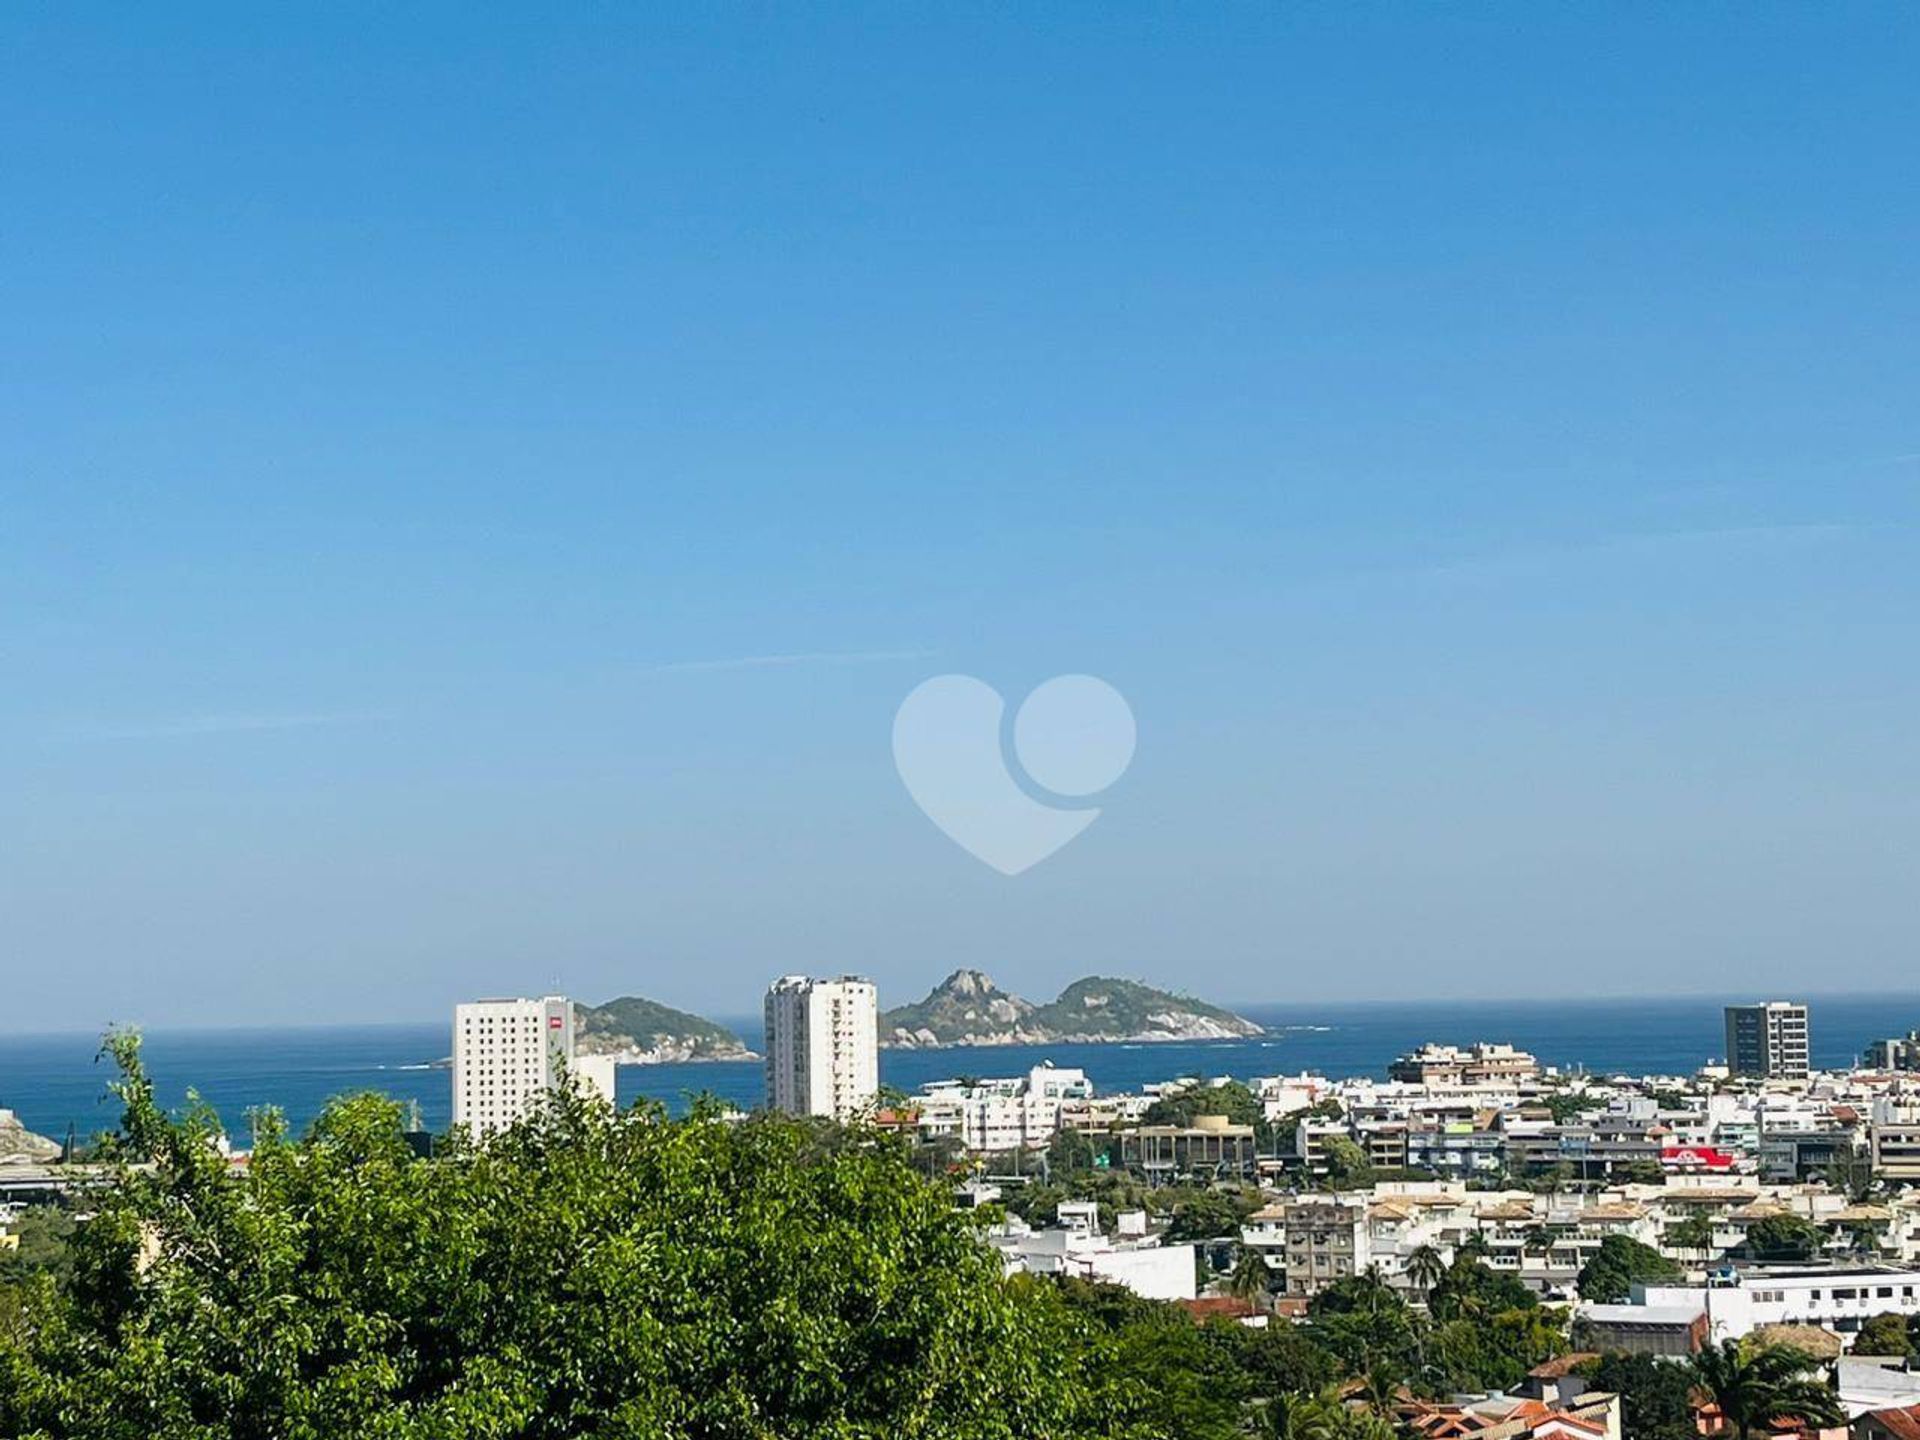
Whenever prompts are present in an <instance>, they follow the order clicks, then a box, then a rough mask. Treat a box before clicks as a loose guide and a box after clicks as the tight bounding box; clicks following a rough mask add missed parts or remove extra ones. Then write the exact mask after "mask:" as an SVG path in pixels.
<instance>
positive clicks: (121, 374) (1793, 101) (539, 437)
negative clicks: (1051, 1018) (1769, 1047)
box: [0, 3, 1920, 1029]
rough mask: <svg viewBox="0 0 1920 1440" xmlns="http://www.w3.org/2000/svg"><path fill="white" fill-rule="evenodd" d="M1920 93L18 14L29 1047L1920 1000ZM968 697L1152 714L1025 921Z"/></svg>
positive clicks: (385, 23)
mask: <svg viewBox="0 0 1920 1440" xmlns="http://www.w3.org/2000/svg"><path fill="white" fill-rule="evenodd" d="M1916 75H1920V12H1916V11H1915V10H1914V9H1912V8H1910V7H1903V6H1893V5H1885V6H1876V5H1868V4H1854V5H1839V6H1819V7H1814V6H1800V5H1784V4H1782V5H1760V6H1738V7H1721V6H1712V5H1690V6H1685V7H1655V6H1592V7H1586V8H1584V9H1580V8H1576V7H1571V6H1537V5H1522V4H1504V5H1503V4H1492V5H1476V6H1450V7H1440V6H1402V5H1391V6H1382V7H1379V8H1366V7H1357V6H1347V5H1296V6H1257V5H1221V6H1194V5H1175V6H1168V7H1165V8H1148V7H1143V6H1118V7H1096V6H1090V5H1086V6H1083V5H1072V4H1068V5H1056V6H1039V5H1034V6H1025V7H1012V6H947V7H935V6H907V5H899V4H893V3H888V4H877V5H874V6H871V7H862V6H789V7H779V8H775V7H762V6H750V5H738V6H713V5H698V6H693V5H689V6H682V7H672V6H663V5H650V6H567V7H551V6H540V7H535V6H520V7H510V6H485V7H473V6H457V7H456V6H450V5H449V6H438V5H430V4H419V5H406V6H391V5H380V6H371V5H369V6H359V5H352V4H331V5H327V6H319V7H301V8H297V9H288V8H285V7H268V8H266V9H262V8H261V7H253V6H249V7H240V6H235V7H232V8H226V9H222V8H219V7H216V6H192V7H172V6H131V5H123V6H112V5H96V6H84V7H77V6H66V5H26V4H16V5H9V6H7V7H6V8H5V11H4V13H3V14H0V156H3V157H4V158H3V159H0V337H3V338H0V659H4V662H5V667H6V669H5V676H6V683H5V684H4V686H0V742H4V747H3V749H0V1029H4V1028H11V1029H45V1028H53V1027H55V1026H59V1027H66V1026H92V1025H95V1024H98V1023H100V1022H103V1021H106V1020H111V1019H118V1020H129V1019H132V1020H140V1021H145V1022H147V1023H153V1024H177V1023H186V1022H198V1023H219V1024H230V1023H244V1022H256V1021H257V1022H281V1021H299V1020H314V1021H321V1020H351V1019H378V1018H395V1019H401V1018H404V1019H417V1018H429V1017H435V1016H438V1015H440V1014H442V1013H444V1012H445V1010H446V1007H448V1006H449V1005H451V1004H452V1002H453V1001H454V1000H455V999H457V998H460V997H463V996H470V995H474V994H482V993H499V992H503V991H504V992H527V991H536V990H538V989H541V988H544V987H546V986H548V985H551V984H553V983H555V982H556V981H557V982H558V983H560V984H562V985H564V986H566V987H567V988H568V989H569V990H570V991H571V992H573V993H574V994H576V995H578V996H580V997H582V998H586V999H602V998H606V997H607V996H610V995H613V994H618V993H626V992H637V993H642V994H647V995H651V996H655V997H657V998H660V999H663V1000H666V1001H668V1002H670V1003H675V1004H680V1005H686V1006H690V1007H695V1008H704V1009H707V1010H710V1011H719V1012H721V1013H723V1014H729V1013H730V1014H738V1013H741V1012H743V1011H751V1010H753V1009H754V1008H756V1006H757V1003H758V992H759V990H760V988H761V987H762V986H763V985H764V983H765V982H766V980H767V979H768V978H769V977H770V976H772V975H774V974H777V973H779V972H782V971H790V970H815V971H838V970H841V969H857V970H861V971H864V972H867V973H869V974H871V975H873V976H874V977H875V978H876V979H877V980H879V982H880V984H881V989H882V995H883V999H884V1000H885V1001H889V1002H891V1001H896V1000H900V999H904V998H908V997H909V996H911V995H915V994H917V993H919V992H920V991H922V990H924V989H925V988H926V987H927V986H928V985H930V984H931V983H932V982H934V981H935V980H937V979H938V978H939V977H940V975H942V974H944V973H945V972H946V971H947V970H948V969H950V968H952V967H954V966H956V965H961V964H970V965H979V966H982V967H984V968H985V969H987V970H988V971H989V972H991V973H992V974H994V975H995V976H996V977H998V978H1000V979H1001V980H1002V981H1003V982H1004V983H1007V984H1009V985H1010V986H1012V987H1014V988H1017V989H1020V990H1022V991H1025V992H1028V993H1034V994H1040V995H1049V994H1051V993H1052V991H1053V989H1054V988H1055V987H1056V986H1058V985H1059V984H1060V983H1062V982H1063V981H1065V980H1067V979H1070V978H1072V977H1073V976H1075V975H1078V974H1081V973H1085V972H1088V971H1101V972H1114V973H1122V974H1131V975H1137V976H1139V977H1142V978H1145V979H1148V980H1153V981H1158V982H1161V983H1167V984H1173V985H1177V986H1182V987H1186V988H1190V989H1193V990H1196V991H1198V992H1201V993H1205V994H1208V995H1210V996H1212V997H1214V998H1219V999H1224V1000H1228V1001H1234V1000H1239V1001H1256V1000H1265V1001H1284V1000H1288V999H1291V998H1295V997H1303V998H1365V997H1370V996H1421V995H1442V994H1461V995H1493V994H1500V993H1505V992H1509V991H1514V990H1519V991H1522V992H1526V993H1540V994H1548V995H1551V994H1569V995H1573V994H1585V993H1610V994H1630V993H1645V992H1649V991H1654V992H1657V991H1662V990H1673V991H1692V992H1703V991H1704V992H1711V991H1719V990H1722V989H1728V990H1735V991H1738V992H1740V993H1743V994H1750V993H1753V992H1755V991H1756V990H1779V991H1783V992H1794V991H1802V990H1832V989H1839V988H1854V989H1884V988H1888V987H1905V988H1909V989H1911V988H1912V987H1913V985H1914V983H1915V982H1914V979H1913V977H1914V975H1915V973H1916V972H1915V956H1916V944H1915V941H1916V914H1915V905H1914V895H1915V893H1916V890H1917V889H1920V887H1917V886H1916V883H1915V876H1914V857H1915V854H1916V846H1915V839H1916V836H1915V825H1916V822H1917V821H1920V807H1916V803H1915V802H1916V798H1917V796H1920V785H1917V784H1916V781H1917V780H1920V775H1917V774H1916V769H1917V767H1916V758H1917V756H1920V741H1916V738H1915V699H1916V691H1917V690H1920V686H1917V685H1916V683H1915V675H1914V649H1915V647H1914V637H1915V634H1916V620H1917V619H1920V566H1917V565H1916V559H1917V558H1920V547H1917V546H1916V544H1915V538H1916V536H1915V529H1914V527H1915V523H1916V520H1920V404H1916V401H1917V400H1920V385H1917V384H1916V381H1920V365H1917V364H1916V350H1917V347H1920V183H1916V180H1917V177H1920V85H1916V83H1915V77H1916ZM946 671H962V672H967V673H971V674H974V675H978V676H980V677H982V678H983V679H986V680H988V681H989V682H990V683H992V684H994V685H995V686H997V687H999V688H1000V689H1001V690H1002V691H1003V692H1004V693H1006V694H1008V695H1010V696H1018V695H1020V694H1023V693H1024V692H1025V691H1026V690H1027V689H1029V688H1030V687H1032V686H1033V685H1034V684H1036V683H1037V682H1039V681H1040V680H1042V679H1044V678H1046V677H1048V676H1051V675H1054V674H1057V673H1061V672H1069V671H1084V672H1090V673H1093V674H1096V675H1100V676H1103V677H1105V678H1106V679H1107V680H1109V681H1111V682H1112V683H1113V684H1114V685H1115V686H1116V687H1118V689H1119V690H1121V691H1122V692H1123V693H1124V694H1125V695H1126V696H1127V697H1128V699H1129V700H1130V701H1131V703H1132V706H1133V710H1134V712H1135V716H1136V718H1137V723H1138V734H1139V741H1138V750H1137V753H1136V756H1135V759H1134V762H1133V766H1132V769H1131V770H1130V771H1129V772H1128V774H1127V775H1126V776H1125V778H1124V779H1123V780H1122V781H1121V782H1120V783H1119V784H1118V785H1116V786H1115V787H1114V788H1113V790H1112V791H1111V792H1110V793H1109V794H1108V795H1107V796H1105V797H1103V798H1104V803H1105V813H1104V814H1103V815H1102V816H1101V818H1100V819H1099V821H1098V822H1097V823H1095V824H1094V825H1093V826H1092V827H1091V828H1090V829H1089V830H1088V831H1087V832H1086V833H1085V834H1084V835H1082V836H1081V837H1080V838H1079V839H1078V840H1077V841H1075V842H1074V843H1073V844H1072V845H1070V846H1068V847H1067V848H1066V849H1065V850H1063V851H1061V852H1060V853H1059V854H1058V855H1056V856H1054V857H1053V858H1052V859H1050V860H1047V861H1046V862H1045V863H1043V864H1041V865H1039V866H1037V867H1036V868H1034V869H1033V870H1031V871H1029V872H1027V873H1025V874H1023V875H1020V876H1018V877H1017V878H1012V879H1009V878H1007V877H1005V876H1003V875H1000V874H998V873H996V872H994V871H992V870H990V869H988V868H987V867H986V866H984V865H981V864H979V863H978V862H976V861H974V860H972V859H970V858H969V857H968V856H966V855H964V854H962V853H961V852H960V851H959V850H958V849H957V848H956V847H955V846H954V845H953V844H952V843H951V842H950V841H948V840H947V839H946V838H945V837H944V836H943V835H941V834H940V833H939V832H938V831H937V830H935V828H934V827H933V826H932V825H931V824H929V823H928V821H927V820H926V819H925V818H924V817H923V816H922V815H920V814H919V812H918V811H917V810H915V809H914V807H913V804H912V802H911V801H910V800H909V798H908V797H907V795H906V793H905V791H904V790H903V788H902V787H901V785H900V783H899V781H898V778H897V777H896V775H895V774H894V771H893V766H892V761H891V758H890V754H889V746H888V736H889V727H890V725H891V721H892V716H893V712H894V709H895V707H896V706H897V705H898V704H899V702H900V700H901V698H902V697H903V696H904V695H905V694H906V693H907V692H908V691H909V690H910V689H912V688H913V687H914V686H915V685H916V684H918V683H919V682H920V681H921V680H924V679H926V678H927V677H929V676H931V675H935V674H938V673H942V672H946ZM1895 1018H1901V1019H1905V1020H1912V1019H1915V1018H1920V1017H1914V1016H1906V1017H1895Z"/></svg>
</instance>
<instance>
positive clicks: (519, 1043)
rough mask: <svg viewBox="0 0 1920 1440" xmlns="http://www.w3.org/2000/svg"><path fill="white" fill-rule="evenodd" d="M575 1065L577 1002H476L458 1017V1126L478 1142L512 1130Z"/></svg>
mask: <svg viewBox="0 0 1920 1440" xmlns="http://www.w3.org/2000/svg"><path fill="white" fill-rule="evenodd" d="M572 1063H573V1002H572V1001H570V1000H568V999H567V997H566V996H564V995H546V996H542V997H541V998H540V999H538V1000H475V1001H472V1002H470V1003H468V1004H465V1005H456V1006H455V1007H454V1011H453V1123H454V1124H455V1125H464V1126H466V1127H467V1129H468V1130H470V1131H471V1132H472V1133H473V1135H474V1138H475V1139H481V1138H484V1137H485V1136H488V1135H491V1134H494V1133H495V1132H497V1131H500V1130H504V1129H506V1128H507V1127H508V1126H509V1125H512V1124H513V1123H514V1122H515V1121H516V1120H518V1119H520V1118H521V1117H522V1116H523V1115H525V1114H527V1113H528V1111H529V1110H531V1109H532V1108H533V1106H534V1104H535V1103H536V1102H537V1101H538V1099H539V1097H540V1096H542V1095H544V1094H546V1093H547V1092H548V1091H549V1090H551V1089H553V1087H554V1086H555V1085H556V1084H557V1083H558V1081H559V1076H560V1068H561V1066H562V1065H563V1064H564V1065H569V1066H570V1065H571V1064H572Z"/></svg>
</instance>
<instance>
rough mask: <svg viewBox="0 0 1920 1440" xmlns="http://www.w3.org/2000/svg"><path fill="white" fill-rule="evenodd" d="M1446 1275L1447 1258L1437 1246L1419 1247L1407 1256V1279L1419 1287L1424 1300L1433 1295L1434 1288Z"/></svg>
mask: <svg viewBox="0 0 1920 1440" xmlns="http://www.w3.org/2000/svg"><path fill="white" fill-rule="evenodd" d="M1446 1274H1447V1261H1446V1257H1445V1256H1443V1255H1442V1254H1441V1253H1440V1251H1439V1248H1438V1247H1437V1246H1433V1245H1421V1246H1417V1247H1416V1248H1415V1249H1414V1250H1413V1252H1412V1253H1411V1254H1409V1255H1408V1256H1407V1278H1408V1279H1409V1280H1411V1281H1413V1283H1414V1284H1415V1285H1417V1286H1418V1287H1419V1289H1420V1298H1421V1299H1422V1300H1424V1299H1426V1298H1427V1296H1429V1295H1431V1294H1432V1293H1433V1287H1434V1286H1436V1285H1438V1284H1439V1283H1440V1282H1441V1281H1442V1280H1443V1279H1445V1278H1446Z"/></svg>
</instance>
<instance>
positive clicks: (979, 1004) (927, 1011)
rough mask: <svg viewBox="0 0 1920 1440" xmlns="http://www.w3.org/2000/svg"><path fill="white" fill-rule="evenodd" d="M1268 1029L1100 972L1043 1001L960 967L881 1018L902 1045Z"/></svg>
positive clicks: (1213, 1035)
mask: <svg viewBox="0 0 1920 1440" xmlns="http://www.w3.org/2000/svg"><path fill="white" fill-rule="evenodd" d="M1264 1033H1266V1032H1265V1031H1264V1030H1263V1029H1262V1028H1261V1027H1260V1026H1259V1025H1256V1024H1255V1023H1254V1022H1253V1021H1251V1020H1249V1019H1247V1018H1246V1017H1245V1016H1243V1015H1236V1014H1234V1013H1233V1012H1232V1011H1231V1010H1224V1009H1222V1008H1221V1007H1220V1006H1218V1005H1209V1004H1208V1003H1207V1002H1206V1001H1204V1000H1195V999H1193V998H1192V997H1191V996H1188V995H1176V994H1173V993H1172V992H1170V991H1166V990H1156V989H1154V988H1153V987H1152V986H1150V985H1142V984H1140V983H1139V982H1138V981H1135V980H1115V979H1111V978H1108V977H1106V976H1100V975H1089V976H1088V977H1086V978H1085V979H1083V980H1076V981H1074V982H1073V984H1071V985H1069V986H1068V987H1067V988H1066V989H1065V990H1062V991H1061V992H1060V995H1059V997H1058V998H1057V999H1055V1000H1053V1001H1050V1002H1049V1003H1047V1004H1045V1005H1036V1004H1034V1003H1033V1002H1032V1001H1031V1000H1023V999H1022V998H1021V997H1020V996H1018V995H1014V994H1011V993H1009V992H1008V991H1005V990H1002V989H1001V988H1000V987H999V986H998V985H995V984H994V983H993V981H992V980H991V979H989V978H988V977H987V976H986V975H984V974H982V973H981V972H980V971H978V970H956V971H954V972H953V974H951V975H949V976H948V977H947V978H946V979H945V980H942V981H941V982H940V983H939V984H938V985H937V986H935V987H934V989H933V991H932V993H931V994H929V995H928V996H927V998H926V999H924V1000H922V1001H919V1002H918V1003H917V1004H913V1005H902V1006H899V1007H898V1008H896V1009H893V1010H889V1011H887V1012H886V1013H885V1014H883V1015H882V1016H881V1017H880V1043H881V1044H882V1045H889V1046H896V1047H899V1048H902V1049H932V1048H938V1047H943V1046H948V1045H1078V1044H1089V1043H1097V1042H1102V1041H1120V1040H1131V1041H1157V1040H1237V1039H1242V1038H1245V1037H1247V1036H1250V1035H1261V1034H1264Z"/></svg>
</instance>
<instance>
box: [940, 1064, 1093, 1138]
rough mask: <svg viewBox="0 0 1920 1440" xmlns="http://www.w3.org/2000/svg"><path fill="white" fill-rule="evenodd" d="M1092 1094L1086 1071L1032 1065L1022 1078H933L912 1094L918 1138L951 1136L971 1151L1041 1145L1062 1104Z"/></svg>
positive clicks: (1054, 1128)
mask: <svg viewBox="0 0 1920 1440" xmlns="http://www.w3.org/2000/svg"><path fill="white" fill-rule="evenodd" d="M1092 1098H1093V1085H1092V1083H1091V1082H1090V1081H1089V1080H1088V1079H1087V1072H1086V1071H1084V1070H1078V1069H1067V1068H1064V1067H1059V1066H1054V1065H1050V1064H1049V1065H1036V1066H1034V1067H1033V1069H1031V1070H1030V1071H1028V1072H1027V1074H1026V1076H1025V1077H1024V1078H1023V1079H1014V1080H982V1081H980V1082H978V1083H977V1084H972V1085H966V1084H962V1083H961V1082H960V1081H958V1080H945V1081H939V1082H936V1083H934V1084H932V1085H928V1086H926V1087H924V1088H923V1089H922V1090H921V1092H920V1094H919V1095H918V1096H916V1097H915V1099H916V1102H917V1103H918V1105H919V1107H920V1133H921V1135H922V1136H923V1137H924V1138H926V1139H929V1140H933V1139H939V1138H942V1137H951V1138H952V1139H954V1140H957V1141H958V1142H959V1143H960V1146H961V1148H962V1149H964V1150H966V1151H967V1152H968V1153H969V1154H974V1155H1003V1154H1007V1153H1008V1152H1010V1151H1016V1150H1042V1149H1045V1148H1046V1146H1047V1145H1048V1144H1049V1143H1050V1142H1051V1141H1052V1140H1053V1137H1054V1135H1055V1134H1057V1133H1058V1132H1059V1130H1060V1128H1061V1125H1062V1123H1063V1121H1062V1115H1063V1112H1064V1111H1065V1108H1066V1107H1067V1106H1068V1105H1071V1104H1076V1103H1077V1102H1084V1101H1088V1100H1091V1099H1092Z"/></svg>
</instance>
